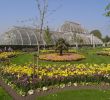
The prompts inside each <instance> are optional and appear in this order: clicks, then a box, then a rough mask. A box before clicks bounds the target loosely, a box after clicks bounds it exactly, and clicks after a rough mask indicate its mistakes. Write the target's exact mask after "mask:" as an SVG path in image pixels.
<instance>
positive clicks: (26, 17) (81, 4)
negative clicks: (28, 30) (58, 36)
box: [0, 0, 110, 36]
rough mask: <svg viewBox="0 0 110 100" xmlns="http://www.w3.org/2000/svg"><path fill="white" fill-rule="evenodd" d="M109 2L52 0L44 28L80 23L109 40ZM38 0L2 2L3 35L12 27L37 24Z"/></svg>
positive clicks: (5, 0)
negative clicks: (69, 22) (66, 22)
mask: <svg viewBox="0 0 110 100" xmlns="http://www.w3.org/2000/svg"><path fill="white" fill-rule="evenodd" d="M108 2H109V0H108V1H107V0H49V5H48V12H47V14H46V18H45V25H48V26H49V27H51V28H53V29H57V28H58V27H59V26H60V25H62V24H63V23H64V22H65V21H73V22H77V23H80V24H81V25H82V26H83V27H85V28H86V29H88V30H89V31H92V30H95V29H99V30H100V31H101V33H102V34H103V36H105V35H109V36H110V18H108V17H105V16H104V13H105V7H106V5H107V4H108ZM38 19H39V12H38V9H37V3H36V0H0V34H2V33H3V32H6V31H8V30H10V29H11V28H12V27H13V26H34V25H36V24H38Z"/></svg>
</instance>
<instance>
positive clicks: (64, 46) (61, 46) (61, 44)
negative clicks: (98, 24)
mask: <svg viewBox="0 0 110 100" xmlns="http://www.w3.org/2000/svg"><path fill="white" fill-rule="evenodd" d="M68 49H69V44H68V43H67V42H66V41H65V40H64V39H63V38H60V39H58V41H57V42H56V51H59V54H60V55H63V51H64V50H67V51H68Z"/></svg>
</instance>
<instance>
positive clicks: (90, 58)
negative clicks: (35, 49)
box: [11, 48, 110, 65]
mask: <svg viewBox="0 0 110 100" xmlns="http://www.w3.org/2000/svg"><path fill="white" fill-rule="evenodd" d="M100 50H101V48H96V49H81V50H80V51H79V52H80V53H81V54H83V55H85V57H86V59H83V60H81V61H72V62H50V61H40V62H39V63H40V64H52V65H53V64H66V63H71V64H75V63H76V64H77V63H90V64H94V63H96V64H101V63H105V64H109V63H110V56H101V55H97V54H96V52H99V51H100ZM11 62H12V63H15V64H25V63H28V62H33V53H26V54H23V55H19V56H18V57H16V58H13V59H12V60H11Z"/></svg>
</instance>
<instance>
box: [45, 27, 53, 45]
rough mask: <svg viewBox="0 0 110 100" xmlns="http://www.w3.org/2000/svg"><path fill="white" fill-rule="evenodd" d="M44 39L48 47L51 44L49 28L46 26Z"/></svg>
mask: <svg viewBox="0 0 110 100" xmlns="http://www.w3.org/2000/svg"><path fill="white" fill-rule="evenodd" d="M44 39H45V42H46V43H47V44H48V45H49V44H52V39H51V33H50V31H49V27H48V26H47V29H46V30H45V34H44Z"/></svg>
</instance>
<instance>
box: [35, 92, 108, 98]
mask: <svg viewBox="0 0 110 100" xmlns="http://www.w3.org/2000/svg"><path fill="white" fill-rule="evenodd" d="M36 100H110V90H107V91H104V90H71V91H63V92H59V93H56V94H50V95H48V96H43V97H38V98H37V99H36Z"/></svg>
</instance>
